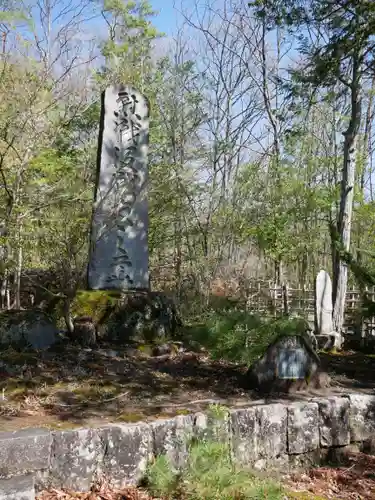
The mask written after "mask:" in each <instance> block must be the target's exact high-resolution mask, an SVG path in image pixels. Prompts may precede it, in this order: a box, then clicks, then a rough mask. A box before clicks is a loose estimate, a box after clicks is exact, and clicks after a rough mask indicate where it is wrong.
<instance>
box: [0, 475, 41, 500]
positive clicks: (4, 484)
mask: <svg viewBox="0 0 375 500" xmlns="http://www.w3.org/2000/svg"><path fill="white" fill-rule="evenodd" d="M0 500H35V488H34V478H33V477H32V476H31V475H27V476H18V477H12V478H11V479H0Z"/></svg>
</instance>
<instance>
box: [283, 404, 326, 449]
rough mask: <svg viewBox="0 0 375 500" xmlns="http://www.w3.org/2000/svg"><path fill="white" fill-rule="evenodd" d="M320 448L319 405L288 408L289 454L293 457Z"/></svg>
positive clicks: (296, 405) (291, 406)
mask: <svg viewBox="0 0 375 500" xmlns="http://www.w3.org/2000/svg"><path fill="white" fill-rule="evenodd" d="M317 448H319V407H318V404H317V403H295V404H292V405H290V406H288V452H289V453H290V454H292V455H297V454H300V453H307V452H310V451H313V450H316V449H317Z"/></svg>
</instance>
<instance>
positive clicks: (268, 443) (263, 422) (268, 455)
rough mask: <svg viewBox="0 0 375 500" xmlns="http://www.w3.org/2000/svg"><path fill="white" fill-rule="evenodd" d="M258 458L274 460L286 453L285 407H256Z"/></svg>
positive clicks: (279, 405)
mask: <svg viewBox="0 0 375 500" xmlns="http://www.w3.org/2000/svg"><path fill="white" fill-rule="evenodd" d="M256 413H257V420H258V426H259V430H258V436H257V440H258V445H257V448H258V453H259V458H260V459H261V458H265V459H274V458H278V457H281V456H282V455H285V454H286V452H287V407H286V406H285V405H282V404H269V405H264V406H263V405H262V406H258V407H257V409H256Z"/></svg>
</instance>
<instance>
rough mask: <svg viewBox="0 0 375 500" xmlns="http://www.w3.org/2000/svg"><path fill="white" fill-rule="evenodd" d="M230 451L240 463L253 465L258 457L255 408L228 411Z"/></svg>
mask: <svg viewBox="0 0 375 500" xmlns="http://www.w3.org/2000/svg"><path fill="white" fill-rule="evenodd" d="M230 426H231V431H232V452H233V455H234V458H235V459H236V461H237V462H238V463H239V464H241V465H245V466H246V465H253V464H254V462H255V461H256V460H257V459H258V432H259V426H258V421H257V413H256V408H255V407H251V408H244V409H239V410H232V411H231V412H230Z"/></svg>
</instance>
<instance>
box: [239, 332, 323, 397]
mask: <svg viewBox="0 0 375 500" xmlns="http://www.w3.org/2000/svg"><path fill="white" fill-rule="evenodd" d="M321 375H322V372H321V367H320V360H319V357H318V355H317V354H316V352H315V351H314V350H313V348H312V346H311V343H310V341H309V339H308V338H305V337H304V336H301V335H290V336H281V337H278V338H277V339H276V340H275V341H274V342H273V343H272V344H270V346H269V347H268V349H267V351H266V352H265V354H264V355H263V356H262V357H261V358H260V359H258V360H257V361H256V362H255V363H254V364H253V365H252V366H251V367H250V368H249V370H248V372H247V374H246V375H245V377H246V383H247V385H248V386H249V388H251V389H258V390H260V391H262V392H263V391H264V392H291V391H293V390H300V389H305V388H307V387H313V388H321V386H322V384H325V385H326V384H327V383H328V376H326V377H325V378H324V377H322V376H321Z"/></svg>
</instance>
